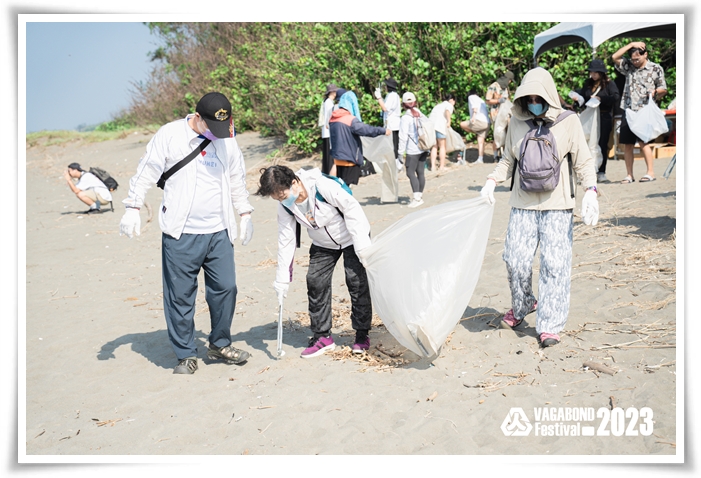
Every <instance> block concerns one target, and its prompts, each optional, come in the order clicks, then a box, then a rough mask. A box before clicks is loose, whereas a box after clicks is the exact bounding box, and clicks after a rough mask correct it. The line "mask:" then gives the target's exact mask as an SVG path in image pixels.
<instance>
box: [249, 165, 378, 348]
mask: <svg viewBox="0 0 701 478" xmlns="http://www.w3.org/2000/svg"><path fill="white" fill-rule="evenodd" d="M344 186H345V185H344V184H342V183H341V182H340V180H339V179H338V178H335V177H332V176H326V175H324V174H322V173H321V171H319V170H318V169H311V170H309V171H305V170H300V171H297V173H296V174H295V173H294V172H293V171H292V170H291V169H290V168H288V167H286V166H271V167H269V168H267V169H262V170H261V177H260V185H259V189H258V191H257V192H256V194H257V195H259V196H263V197H271V198H273V199H275V200H277V201H280V203H279V205H278V208H277V221H278V253H277V273H276V277H275V282H274V283H273V287H274V289H275V292H276V294H277V296H278V301H279V302H280V303H281V304H282V298H283V297H284V296H286V295H287V291H288V289H289V287H290V282H292V272H293V271H292V269H293V265H294V254H295V248H296V247H299V231H301V227H302V226H303V227H305V228H306V229H307V231H308V232H309V237H310V238H311V240H312V246H311V248H310V249H309V269H308V270H307V296H308V299H309V318H310V320H311V329H312V332H313V334H314V335H313V337H312V338H311V339H310V341H309V347H307V348H306V349H305V350H304V351H303V352H302V355H301V356H302V357H303V358H311V357H316V356H319V355H321V354H324V353H325V352H327V351H331V350H333V349H334V348H335V347H336V345H335V343H334V340H333V338H332V337H331V326H332V319H331V279H332V276H333V270H334V268H335V266H336V263H337V262H338V259H340V257H341V256H343V266H344V269H345V273H346V285H347V286H348V292H349V293H350V296H351V323H352V326H353V329H354V330H355V331H356V335H355V343H354V344H353V346H352V351H353V352H354V353H358V354H360V353H363V352H365V351H367V350H368V349H369V348H370V339H369V337H368V332H369V331H370V324H371V321H372V302H371V300H370V287H369V285H368V278H367V274H366V272H365V267H363V264H361V260H362V259H361V257H362V251H363V250H364V249H365V248H366V247H368V246H369V245H370V242H371V241H370V222H369V221H368V219H367V217H366V216H365V213H364V212H363V209H362V208H361V206H360V204H359V203H358V201H357V200H356V199H355V198H354V197H353V196H352V195H351V193H350V192H349V189H348V190H347V189H346V188H345V187H344Z"/></svg>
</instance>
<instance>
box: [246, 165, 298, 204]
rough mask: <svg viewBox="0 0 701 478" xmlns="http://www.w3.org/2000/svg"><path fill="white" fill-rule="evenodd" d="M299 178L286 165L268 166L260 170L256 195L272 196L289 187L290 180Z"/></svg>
mask: <svg viewBox="0 0 701 478" xmlns="http://www.w3.org/2000/svg"><path fill="white" fill-rule="evenodd" d="M294 180H299V178H298V177H297V175H296V174H295V173H294V171H292V170H291V169H290V168H288V167H287V166H279V165H278V166H270V167H269V168H262V169H261V170H260V181H259V184H258V191H256V196H263V197H267V196H272V195H273V194H279V193H281V192H282V191H284V190H286V189H290V187H291V186H292V182H293V181H294Z"/></svg>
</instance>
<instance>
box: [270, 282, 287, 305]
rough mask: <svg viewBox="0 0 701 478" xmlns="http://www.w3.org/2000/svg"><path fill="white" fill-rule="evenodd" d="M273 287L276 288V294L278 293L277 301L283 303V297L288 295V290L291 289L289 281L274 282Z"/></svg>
mask: <svg viewBox="0 0 701 478" xmlns="http://www.w3.org/2000/svg"><path fill="white" fill-rule="evenodd" d="M273 289H275V295H277V301H278V302H279V303H280V305H282V299H283V298H284V297H287V291H288V290H290V283H289V282H278V281H275V282H273Z"/></svg>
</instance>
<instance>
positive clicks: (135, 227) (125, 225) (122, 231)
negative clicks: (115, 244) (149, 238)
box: [119, 207, 141, 239]
mask: <svg viewBox="0 0 701 478" xmlns="http://www.w3.org/2000/svg"><path fill="white" fill-rule="evenodd" d="M134 233H136V235H137V236H139V235H141V216H139V210H138V209H134V208H133V207H128V208H127V211H126V212H125V213H124V216H122V220H121V221H120V223H119V235H120V236H123V235H126V236H127V237H128V238H129V239H131V238H132V236H133V235H134Z"/></svg>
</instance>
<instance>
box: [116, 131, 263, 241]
mask: <svg viewBox="0 0 701 478" xmlns="http://www.w3.org/2000/svg"><path fill="white" fill-rule="evenodd" d="M201 142H202V137H200V136H199V135H198V134H197V133H196V132H195V131H194V130H193V129H192V128H190V126H189V125H188V124H187V118H183V119H179V120H176V121H172V122H170V123H168V124H165V125H163V126H161V128H160V129H159V130H158V131H157V132H156V134H155V135H154V136H153V138H151V141H149V143H148V145H147V146H146V153H145V154H144V156H143V157H142V158H141V160H140V161H139V166H138V167H137V169H136V174H135V175H134V176H133V177H132V178H131V180H130V181H129V194H128V196H127V197H126V198H125V199H124V200H123V201H122V202H123V203H124V204H125V205H127V206H134V207H142V206H143V204H144V198H145V197H146V192H147V191H148V190H149V188H150V187H151V186H152V185H153V184H155V183H156V182H157V181H158V179H159V178H160V177H161V174H162V173H163V172H164V171H167V170H169V169H170V168H172V167H173V166H174V165H175V164H176V163H178V162H179V161H180V160H181V159H183V158H185V157H186V156H187V155H188V154H190V153H191V152H192V151H193V150H194V149H195V148H196V147H197V145H199V144H200V143H201ZM210 148H213V149H214V151H215V152H216V155H217V158H219V161H220V162H221V163H222V187H223V189H224V190H223V193H222V201H223V202H224V204H222V210H223V211H224V224H227V225H228V227H227V232H228V235H229V240H230V241H231V243H232V244H233V243H234V241H235V239H236V236H237V232H236V215H235V214H234V208H236V212H238V213H239V214H244V213H247V212H252V211H253V206H251V204H250V203H249V202H248V190H247V189H246V167H245V164H244V162H243V154H242V153H241V149H240V148H239V145H238V143H237V142H236V139H235V138H224V139H217V140H215V141H212V142H211V143H210V144H209V145H208V146H207V148H206V149H205V151H209V150H210ZM195 161H196V159H194V160H192V161H190V162H189V163H188V164H187V165H186V166H185V167H184V168H182V169H181V170H180V171H178V172H177V173H175V174H174V175H172V176H171V177H170V179H168V181H167V182H166V184H165V187H164V189H163V201H162V202H161V207H160V208H159V211H158V222H159V224H160V226H161V231H163V232H164V233H165V234H168V235H169V236H171V237H174V238H175V239H180V236H181V235H182V233H183V229H184V227H185V222H186V221H187V217H188V214H189V213H190V209H191V208H192V202H193V201H194V199H195V184H196V181H197V163H196V162H195Z"/></svg>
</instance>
